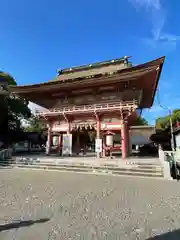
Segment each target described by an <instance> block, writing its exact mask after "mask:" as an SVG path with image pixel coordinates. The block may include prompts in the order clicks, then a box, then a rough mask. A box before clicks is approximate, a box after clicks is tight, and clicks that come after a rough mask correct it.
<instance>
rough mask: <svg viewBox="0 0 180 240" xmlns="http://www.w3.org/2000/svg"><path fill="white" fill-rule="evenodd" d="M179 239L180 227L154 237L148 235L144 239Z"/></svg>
mask: <svg viewBox="0 0 180 240" xmlns="http://www.w3.org/2000/svg"><path fill="white" fill-rule="evenodd" d="M179 239H180V229H178V230H174V231H171V232H167V233H164V234H161V235H158V236H155V237H150V238H148V239H146V240H179Z"/></svg>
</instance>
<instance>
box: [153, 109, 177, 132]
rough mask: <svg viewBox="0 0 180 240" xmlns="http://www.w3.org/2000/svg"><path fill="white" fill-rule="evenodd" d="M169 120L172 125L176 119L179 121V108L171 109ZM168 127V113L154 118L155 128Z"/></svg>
mask: <svg viewBox="0 0 180 240" xmlns="http://www.w3.org/2000/svg"><path fill="white" fill-rule="evenodd" d="M171 120H172V124H173V126H175V125H176V123H177V122H178V121H179V122H180V109H175V110H173V111H172V114H171ZM169 128H170V115H167V116H164V117H160V118H157V119H156V129H161V130H167V129H169Z"/></svg>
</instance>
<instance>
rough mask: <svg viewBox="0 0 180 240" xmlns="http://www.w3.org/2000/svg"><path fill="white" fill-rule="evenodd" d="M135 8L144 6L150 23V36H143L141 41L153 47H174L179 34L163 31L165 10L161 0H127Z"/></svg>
mask: <svg viewBox="0 0 180 240" xmlns="http://www.w3.org/2000/svg"><path fill="white" fill-rule="evenodd" d="M129 1H130V2H131V3H132V4H133V5H134V6H135V7H136V8H144V9H145V10H146V11H147V19H148V20H149V21H150V22H151V24H152V29H151V34H152V37H151V38H144V39H143V42H145V43H146V44H148V45H150V46H151V47H153V48H157V47H158V48H159V47H160V48H171V49H172V48H173V49H174V48H176V44H177V42H178V41H180V36H176V35H174V34H171V33H166V32H165V31H164V25H165V22H166V17H167V15H166V11H165V9H164V8H163V6H162V2H161V0H129Z"/></svg>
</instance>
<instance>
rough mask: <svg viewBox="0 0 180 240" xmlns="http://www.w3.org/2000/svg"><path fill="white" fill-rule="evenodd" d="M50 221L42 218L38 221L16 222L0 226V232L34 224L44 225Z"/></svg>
mask: <svg viewBox="0 0 180 240" xmlns="http://www.w3.org/2000/svg"><path fill="white" fill-rule="evenodd" d="M49 220H50V219H49V218H42V219H39V220H35V221H34V220H29V221H18V222H15V223H8V224H4V225H0V232H2V231H6V230H11V229H14V228H21V227H28V226H31V225H33V224H36V223H45V222H48V221H49Z"/></svg>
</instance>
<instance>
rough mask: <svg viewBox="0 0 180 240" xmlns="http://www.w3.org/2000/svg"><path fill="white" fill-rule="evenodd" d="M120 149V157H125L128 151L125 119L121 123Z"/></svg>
mask: <svg viewBox="0 0 180 240" xmlns="http://www.w3.org/2000/svg"><path fill="white" fill-rule="evenodd" d="M121 151H122V159H126V158H127V153H128V127H127V122H126V121H122V124H121Z"/></svg>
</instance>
